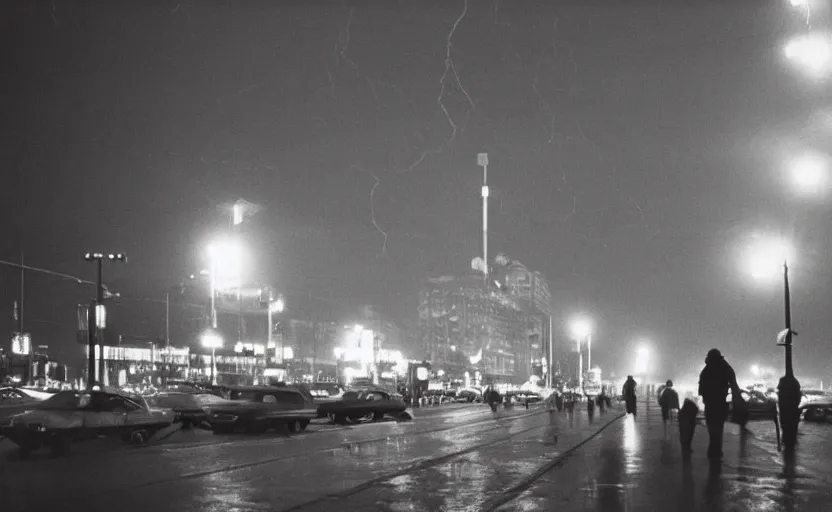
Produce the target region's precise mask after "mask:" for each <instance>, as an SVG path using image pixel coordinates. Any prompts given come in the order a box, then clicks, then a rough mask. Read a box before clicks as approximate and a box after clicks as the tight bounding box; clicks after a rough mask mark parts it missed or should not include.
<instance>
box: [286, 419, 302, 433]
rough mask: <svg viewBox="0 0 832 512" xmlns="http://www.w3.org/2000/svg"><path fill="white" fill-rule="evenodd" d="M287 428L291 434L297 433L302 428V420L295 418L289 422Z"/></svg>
mask: <svg viewBox="0 0 832 512" xmlns="http://www.w3.org/2000/svg"><path fill="white" fill-rule="evenodd" d="M286 429H287V430H288V431H289V433H290V434H296V433H298V432H300V431H301V430H302V428H301V426H300V422H299V421H298V420H293V421H290V422H289V423H287V424H286Z"/></svg>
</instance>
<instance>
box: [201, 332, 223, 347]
mask: <svg viewBox="0 0 832 512" xmlns="http://www.w3.org/2000/svg"><path fill="white" fill-rule="evenodd" d="M202 346H203V347H205V348H220V347H222V338H221V337H220V336H219V335H218V334H216V333H214V332H206V333H205V334H203V335H202Z"/></svg>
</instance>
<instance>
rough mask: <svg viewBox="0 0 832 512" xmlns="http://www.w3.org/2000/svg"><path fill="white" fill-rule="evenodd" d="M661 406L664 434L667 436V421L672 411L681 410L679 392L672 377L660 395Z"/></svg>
mask: <svg viewBox="0 0 832 512" xmlns="http://www.w3.org/2000/svg"><path fill="white" fill-rule="evenodd" d="M659 407H661V409H662V423H664V436H665V437H667V422H668V421H669V420H670V412H671V411H674V410H679V393H677V392H676V390H675V389H673V381H672V380H670V379H667V383H666V384H665V385H664V386H662V391H661V394H660V395H659Z"/></svg>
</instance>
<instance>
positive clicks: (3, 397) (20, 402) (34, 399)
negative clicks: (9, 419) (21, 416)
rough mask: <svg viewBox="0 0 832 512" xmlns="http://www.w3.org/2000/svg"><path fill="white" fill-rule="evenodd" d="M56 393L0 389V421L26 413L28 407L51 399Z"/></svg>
mask: <svg viewBox="0 0 832 512" xmlns="http://www.w3.org/2000/svg"><path fill="white" fill-rule="evenodd" d="M53 395H54V393H46V392H43V391H33V390H30V389H22V388H17V387H0V419H1V418H4V417H6V416H11V415H13V414H18V413H21V412H24V411H25V410H26V408H27V407H31V406H33V405H35V404H37V403H40V402H42V401H44V400H46V399H47V398H51V397H52V396H53Z"/></svg>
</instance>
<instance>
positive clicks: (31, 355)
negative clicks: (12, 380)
mask: <svg viewBox="0 0 832 512" xmlns="http://www.w3.org/2000/svg"><path fill="white" fill-rule="evenodd" d="M25 298H26V266H25V265H24V254H23V251H20V305H18V307H17V332H18V334H19V335H20V337H21V339H23V337H24V333H23V301H24V300H25ZM27 352H28V353H27V354H26V365H27V368H26V384H28V385H29V386H31V385H32V384H34V382H35V378H34V377H35V375H34V373H35V372H34V370H32V367H33V366H34V364H35V347H34V343H32V341H31V337H30V338H29V347H28V351H27Z"/></svg>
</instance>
